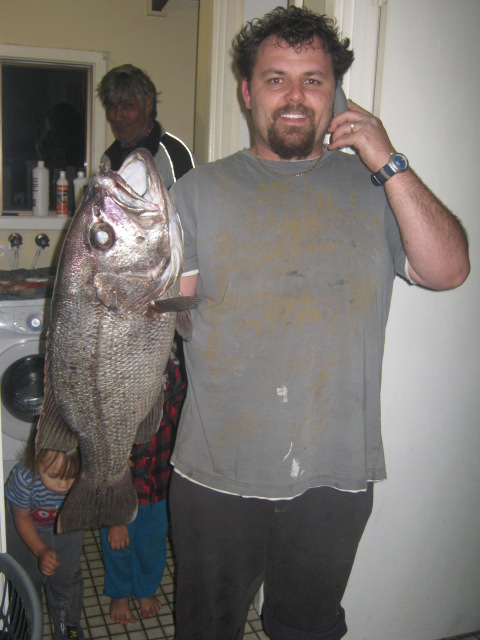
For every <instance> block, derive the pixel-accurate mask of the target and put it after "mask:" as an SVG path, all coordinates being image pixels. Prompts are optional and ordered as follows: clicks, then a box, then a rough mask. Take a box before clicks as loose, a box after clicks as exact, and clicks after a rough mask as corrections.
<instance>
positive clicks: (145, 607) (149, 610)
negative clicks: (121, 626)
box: [138, 596, 162, 618]
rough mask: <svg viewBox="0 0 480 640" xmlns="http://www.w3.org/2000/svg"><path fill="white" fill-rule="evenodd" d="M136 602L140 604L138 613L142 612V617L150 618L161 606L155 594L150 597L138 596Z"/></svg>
mask: <svg viewBox="0 0 480 640" xmlns="http://www.w3.org/2000/svg"><path fill="white" fill-rule="evenodd" d="M138 602H139V604H140V613H141V614H142V618H151V617H152V616H155V615H156V614H157V613H158V612H159V611H160V609H161V608H162V605H161V603H160V602H159V600H158V599H157V598H156V597H155V596H152V597H151V598H139V599H138Z"/></svg>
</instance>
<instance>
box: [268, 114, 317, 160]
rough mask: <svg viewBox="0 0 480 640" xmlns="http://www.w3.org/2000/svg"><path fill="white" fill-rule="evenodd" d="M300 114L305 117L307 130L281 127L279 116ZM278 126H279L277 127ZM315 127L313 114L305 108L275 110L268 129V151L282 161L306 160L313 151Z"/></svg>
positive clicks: (290, 126)
mask: <svg viewBox="0 0 480 640" xmlns="http://www.w3.org/2000/svg"><path fill="white" fill-rule="evenodd" d="M288 111H291V112H294V113H302V114H303V115H305V116H307V119H308V124H307V128H306V129H304V128H303V127H295V126H294V125H293V126H292V125H287V126H285V127H283V126H282V122H281V119H280V115H281V114H285V113H288ZM278 125H280V126H278ZM315 133H316V132H315V126H314V117H313V112H312V111H311V110H310V109H305V107H300V108H298V107H297V108H290V109H288V108H287V109H285V108H282V109H277V110H276V111H275V112H274V114H273V122H272V124H271V125H270V126H269V127H268V131H267V139H268V143H269V145H270V149H271V150H272V151H273V152H274V153H276V154H277V156H279V157H280V158H282V159H283V160H291V159H292V158H300V159H302V158H307V157H308V156H309V155H310V154H311V153H312V151H313V147H314V144H315Z"/></svg>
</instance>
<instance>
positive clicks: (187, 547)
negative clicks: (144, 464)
mask: <svg viewBox="0 0 480 640" xmlns="http://www.w3.org/2000/svg"><path fill="white" fill-rule="evenodd" d="M372 504H373V485H372V484H371V483H370V484H369V485H368V491H367V492H361V493H348V492H342V491H338V490H336V489H332V488H329V487H319V488H316V489H310V490H309V491H307V492H306V493H304V494H303V495H301V496H299V497H297V498H294V499H292V500H281V501H269V500H259V499H256V498H241V497H239V496H232V495H228V494H224V493H220V492H217V491H212V490H210V489H206V488H204V487H201V486H199V485H197V484H195V483H193V482H190V481H189V480H185V479H184V478H182V477H181V476H180V475H179V474H178V473H173V474H172V482H171V485H170V509H171V517H172V527H173V543H174V548H175V554H176V557H177V562H178V576H177V597H176V631H177V638H178V640H241V639H242V638H243V633H244V627H245V623H246V619H247V614H248V609H249V607H250V604H251V602H252V600H253V598H254V596H255V594H256V593H257V591H258V589H259V588H260V586H261V584H262V582H264V583H265V603H264V607H263V621H264V626H265V631H266V632H267V634H268V635H269V636H270V638H272V639H273V640H339V639H340V638H342V637H343V636H344V635H345V633H346V631H347V628H346V625H345V619H344V612H343V609H342V608H341V606H340V603H341V600H342V597H343V594H344V591H345V588H346V586H347V582H348V578H349V576H350V572H351V569H352V565H353V561H354V559H355V554H356V551H357V547H358V544H359V542H360V538H361V537H362V534H363V531H364V529H365V525H366V523H367V521H368V518H369V516H370V513H371V510H372Z"/></svg>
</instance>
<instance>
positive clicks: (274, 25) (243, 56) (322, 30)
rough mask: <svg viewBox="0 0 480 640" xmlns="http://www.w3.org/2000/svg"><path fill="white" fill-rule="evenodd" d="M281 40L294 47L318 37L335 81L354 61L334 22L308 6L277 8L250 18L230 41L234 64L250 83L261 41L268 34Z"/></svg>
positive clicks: (300, 46) (296, 47)
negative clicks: (262, 15)
mask: <svg viewBox="0 0 480 640" xmlns="http://www.w3.org/2000/svg"><path fill="white" fill-rule="evenodd" d="M272 35H274V36H276V38H277V41H278V40H283V41H285V42H286V43H287V44H288V45H289V46H291V47H293V48H294V49H295V50H299V49H301V48H302V47H304V46H305V45H310V44H312V43H313V41H314V39H315V38H319V39H320V40H321V41H322V42H323V45H324V48H325V49H324V50H325V51H327V52H328V53H330V54H331V56H332V62H333V72H334V75H335V81H338V80H340V79H341V78H342V77H343V75H344V73H345V72H346V71H347V70H348V68H349V67H350V65H351V64H352V62H353V57H354V56H353V51H352V50H351V49H349V48H348V47H349V46H350V40H349V39H348V38H344V39H343V40H342V39H341V37H340V35H339V32H338V29H337V27H336V24H335V21H334V20H332V19H331V18H328V17H327V16H321V15H319V14H318V13H314V12H313V11H310V10H309V9H300V8H299V7H294V6H291V7H288V9H285V8H284V7H277V8H276V9H274V10H273V11H272V12H271V13H267V14H266V15H265V16H264V17H263V18H255V19H254V20H250V21H249V22H247V24H246V25H245V26H244V28H243V29H242V30H241V31H240V33H239V34H238V35H237V36H236V38H235V39H234V41H233V56H234V61H235V64H236V66H237V68H238V70H239V72H240V74H241V76H242V78H246V79H247V82H248V83H249V84H250V81H251V79H252V71H253V67H254V66H255V62H256V60H257V53H258V49H259V47H260V45H261V44H262V42H263V41H264V40H265V39H266V38H269V37H270V36H272Z"/></svg>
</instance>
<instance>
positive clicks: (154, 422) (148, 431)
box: [134, 389, 163, 444]
mask: <svg viewBox="0 0 480 640" xmlns="http://www.w3.org/2000/svg"><path fill="white" fill-rule="evenodd" d="M162 415H163V389H162V392H161V394H160V397H159V398H158V400H157V401H156V402H155V404H154V405H153V407H152V408H151V409H150V412H149V413H148V415H147V417H146V418H145V419H144V420H143V421H142V422H141V423H140V424H139V425H138V429H137V434H136V436H135V440H134V443H135V444H142V443H143V442H149V441H150V440H151V439H152V438H153V436H154V435H155V434H156V433H157V431H158V429H159V427H160V422H161V421H162Z"/></svg>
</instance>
